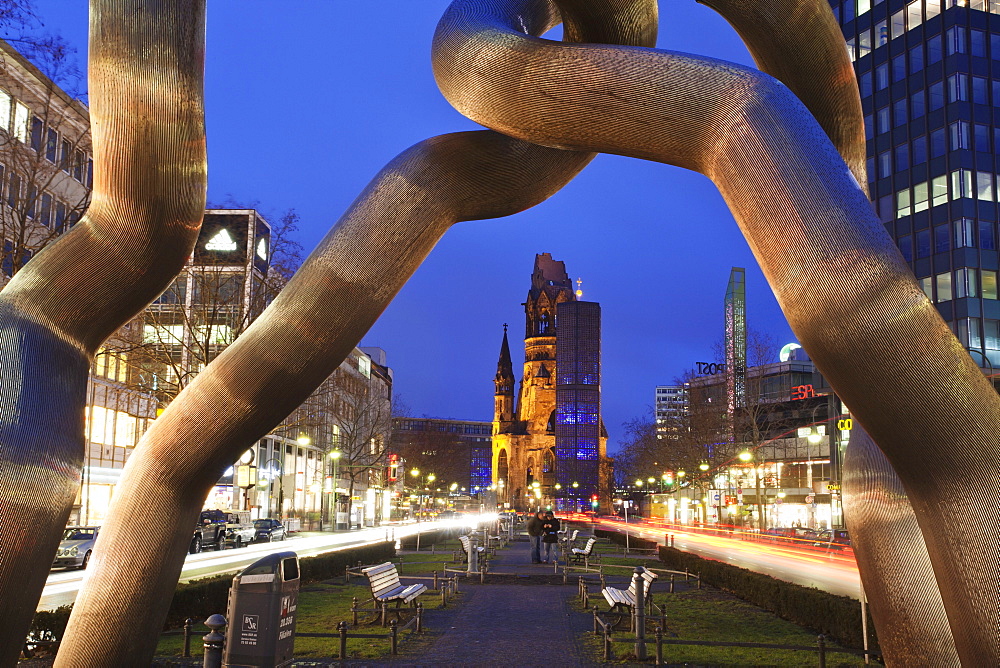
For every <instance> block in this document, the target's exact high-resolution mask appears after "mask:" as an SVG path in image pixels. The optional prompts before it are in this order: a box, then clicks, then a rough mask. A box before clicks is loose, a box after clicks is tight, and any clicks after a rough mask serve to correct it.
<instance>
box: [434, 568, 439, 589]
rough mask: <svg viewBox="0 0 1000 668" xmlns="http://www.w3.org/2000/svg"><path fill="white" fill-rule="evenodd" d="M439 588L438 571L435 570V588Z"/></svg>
mask: <svg viewBox="0 0 1000 668" xmlns="http://www.w3.org/2000/svg"><path fill="white" fill-rule="evenodd" d="M437 588H438V572H437V571H434V589H437Z"/></svg>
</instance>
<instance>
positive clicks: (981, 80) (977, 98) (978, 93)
mask: <svg viewBox="0 0 1000 668" xmlns="http://www.w3.org/2000/svg"><path fill="white" fill-rule="evenodd" d="M986 88H987V86H986V78H985V77H972V102H973V104H989V103H990V99H989V94H988V93H987V92H986Z"/></svg>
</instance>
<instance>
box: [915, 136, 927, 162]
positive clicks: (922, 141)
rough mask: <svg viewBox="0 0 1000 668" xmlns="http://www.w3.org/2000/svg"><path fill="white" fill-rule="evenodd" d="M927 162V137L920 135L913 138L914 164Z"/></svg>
mask: <svg viewBox="0 0 1000 668" xmlns="http://www.w3.org/2000/svg"><path fill="white" fill-rule="evenodd" d="M925 162H927V137H926V136H925V135H920V136H919V137H914V138H913V164H914V165H921V164H923V163H925Z"/></svg>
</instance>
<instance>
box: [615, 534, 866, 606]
mask: <svg viewBox="0 0 1000 668" xmlns="http://www.w3.org/2000/svg"><path fill="white" fill-rule="evenodd" d="M595 526H599V527H601V528H603V529H610V530H612V531H616V530H617V531H623V532H624V531H627V532H628V533H629V534H630V535H633V536H639V537H641V538H646V539H648V540H654V541H656V542H658V543H660V544H663V543H664V542H665V540H666V534H668V533H669V534H672V535H673V540H674V547H675V548H677V549H679V550H684V551H685V552H691V553H693V554H697V555H698V556H701V557H706V558H708V559H717V560H719V561H724V562H726V563H730V564H733V565H735V566H740V567H741V568H746V569H748V570H751V571H755V572H757V573H765V574H767V575H770V576H772V577H775V578H778V579H780V580H785V581H786V582H793V583H795V584H799V585H803V586H805V587H816V588H817V589H822V590H824V591H828V592H830V593H832V594H838V595H840V596H849V597H851V598H855V599H860V598H861V578H860V576H859V575H858V566H857V563H856V562H855V561H854V553H853V552H852V551H851V550H850V549H848V550H844V551H842V550H828V549H822V548H815V547H813V546H812V544H811V543H806V542H803V543H802V544H799V545H797V544H792V543H789V544H782V543H776V542H770V541H757V540H749V539H747V540H743V539H741V536H742V534H740V533H739V532H733V533H732V534H729V533H728V532H722V533H720V534H715V533H712V534H705V533H698V532H692V531H684V530H680V529H678V527H676V526H670V527H667V526H665V525H656V524H653V523H646V522H642V523H633V521H630V522H629V523H628V524H627V525H626V524H625V523H624V522H622V521H620V520H614V519H610V518H600V519H599V521H598V522H596V523H595ZM626 527H628V528H627V529H626Z"/></svg>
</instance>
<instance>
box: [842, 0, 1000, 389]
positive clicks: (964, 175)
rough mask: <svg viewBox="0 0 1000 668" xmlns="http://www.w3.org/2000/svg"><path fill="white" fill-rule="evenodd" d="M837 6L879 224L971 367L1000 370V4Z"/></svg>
mask: <svg viewBox="0 0 1000 668" xmlns="http://www.w3.org/2000/svg"><path fill="white" fill-rule="evenodd" d="M831 5H832V7H833V11H834V14H835V15H836V17H837V19H838V20H839V22H840V24H841V26H842V28H843V31H844V35H845V37H846V39H847V46H848V50H849V52H850V54H851V57H852V58H853V60H854V67H855V70H856V72H857V77H858V84H859V88H860V93H861V103H862V107H863V109H864V114H865V132H866V138H867V140H868V180H869V184H870V190H871V196H872V200H873V201H874V203H875V206H876V209H877V211H878V214H879V217H880V218H881V220H882V222H883V223H884V225H885V227H886V229H887V230H888V231H889V234H890V235H891V236H892V238H893V239H894V240H895V241H896V243H897V245H898V246H899V249H900V251H901V252H902V254H903V257H905V258H906V261H907V262H908V263H909V264H910V266H911V267H912V268H913V271H914V274H915V275H916V278H917V280H918V281H919V283H920V285H921V287H922V288H923V290H924V292H925V293H926V294H927V296H928V297H929V298H930V299H931V300H932V301H933V302H934V303H935V304H936V306H937V308H938V310H939V311H940V313H941V315H942V316H943V317H944V319H945V320H946V321H947V322H948V324H949V325H950V326H951V328H952V329H953V330H954V332H955V334H956V335H957V336H958V338H959V339H960V340H961V341H962V343H963V344H964V345H965V346H966V348H968V350H969V352H970V353H971V354H972V357H973V359H974V360H975V361H976V362H977V363H978V364H979V365H980V366H981V367H982V368H984V369H985V370H987V371H990V372H993V371H995V370H997V368H998V367H1000V301H998V292H997V271H998V270H1000V260H998V245H997V244H998V238H997V219H998V218H997V215H998V212H997V202H998V201H1000V191H998V188H1000V179H998V176H997V175H998V174H1000V163H998V161H997V148H998V146H1000V17H998V18H997V19H994V18H993V16H992V15H996V14H1000V3H998V2H995V1H991V2H986V0H914V1H912V2H904V1H903V0H881V1H879V0H844V1H840V0H831ZM993 63H998V64H997V65H993ZM994 70H995V71H994Z"/></svg>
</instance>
